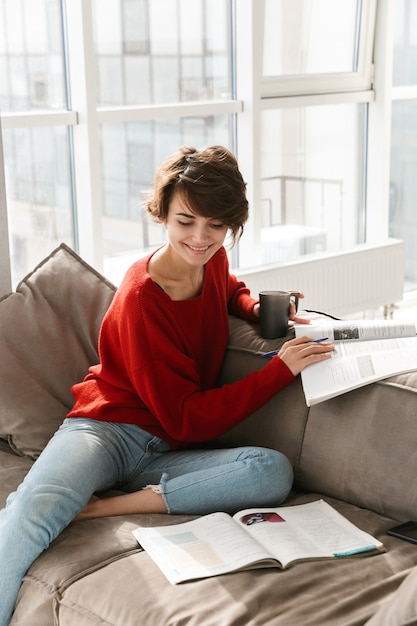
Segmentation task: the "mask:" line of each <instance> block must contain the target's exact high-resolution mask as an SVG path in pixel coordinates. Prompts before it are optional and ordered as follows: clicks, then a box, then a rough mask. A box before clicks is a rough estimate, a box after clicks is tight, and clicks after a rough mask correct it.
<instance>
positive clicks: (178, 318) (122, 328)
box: [68, 249, 294, 448]
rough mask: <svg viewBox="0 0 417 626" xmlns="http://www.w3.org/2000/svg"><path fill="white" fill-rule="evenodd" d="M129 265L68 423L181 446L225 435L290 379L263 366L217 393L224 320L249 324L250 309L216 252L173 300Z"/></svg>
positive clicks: (142, 263) (278, 364)
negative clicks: (190, 290) (195, 288)
mask: <svg viewBox="0 0 417 626" xmlns="http://www.w3.org/2000/svg"><path fill="white" fill-rule="evenodd" d="M150 256H151V255H149V256H148V257H145V258H144V259H141V260H139V261H137V262H136V263H135V264H134V265H133V266H132V267H131V268H130V269H129V270H128V272H127V274H126V276H125V278H124V280H123V282H122V284H121V285H120V287H119V289H118V290H117V292H116V294H115V297H114V299H113V302H112V304H111V305H110V308H109V309H108V311H107V313H106V315H105V317H104V319H103V323H102V326H101V330H100V336H99V355H100V363H99V365H94V366H93V367H91V368H90V371H89V373H88V374H87V376H86V378H85V379H84V381H83V382H81V383H78V384H76V385H74V386H73V388H72V393H73V395H74V397H75V404H74V407H73V409H72V410H71V412H70V413H69V414H68V417H89V418H93V419H98V420H103V421H111V422H119V423H130V424H137V425H138V426H140V427H141V428H143V429H144V430H146V431H148V432H150V433H151V434H154V435H156V436H158V437H159V438H161V439H163V440H164V441H166V442H168V443H169V444H170V445H171V447H172V448H179V447H190V445H191V444H193V443H196V442H202V441H207V440H209V439H211V438H213V437H215V436H217V435H220V434H221V433H223V432H225V431H227V430H228V429H230V428H231V427H232V426H234V425H236V424H237V423H238V422H240V421H242V420H243V419H245V418H246V417H247V416H248V415H250V414H251V413H253V412H254V411H255V410H257V409H258V408H260V407H261V406H262V405H263V404H264V403H265V402H267V401H268V400H270V399H271V398H272V396H274V394H276V393H277V392H278V391H279V390H280V389H282V388H283V387H285V386H286V385H288V384H289V383H291V382H292V381H293V380H294V376H293V374H292V373H291V371H290V370H289V369H288V368H287V366H286V365H285V364H284V363H283V361H281V360H280V359H279V357H278V358H273V359H271V360H270V361H269V362H268V363H267V364H266V365H265V367H263V368H262V369H261V370H259V371H254V372H251V373H250V374H249V375H248V376H246V377H245V378H244V379H242V380H240V381H237V382H235V383H233V384H228V385H224V386H222V387H217V386H216V385H217V379H218V375H219V371H220V367H221V364H222V361H223V358H224V355H225V350H226V346H227V342H228V337H229V325H228V313H229V312H230V313H232V314H235V315H238V316H240V317H244V318H246V319H252V320H253V319H255V318H254V316H253V312H252V310H253V305H254V303H255V302H256V300H254V299H253V298H252V297H251V296H250V293H249V290H248V289H247V287H246V286H245V284H244V283H242V282H239V281H238V280H237V279H236V277H235V276H233V275H232V274H230V273H229V266H228V260H227V256H226V252H225V250H224V249H221V250H219V251H218V252H217V253H216V254H215V255H214V256H213V257H212V259H211V260H210V261H209V262H208V263H207V265H206V268H205V277H204V285H203V290H202V293H201V295H200V296H198V297H196V298H193V299H191V300H183V301H173V300H171V298H170V297H169V296H168V295H167V294H166V293H165V292H164V291H163V290H162V289H161V288H160V287H159V286H158V285H157V284H156V283H155V282H154V281H153V280H152V278H151V277H150V276H149V274H148V270H147V267H148V261H149V258H150Z"/></svg>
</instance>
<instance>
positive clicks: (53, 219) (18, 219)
mask: <svg viewBox="0 0 417 626" xmlns="http://www.w3.org/2000/svg"><path fill="white" fill-rule="evenodd" d="M68 144H69V140H68V130H67V129H66V128H47V127H46V128H45V127H39V128H21V129H16V130H11V129H9V130H8V129H4V130H3V150H4V161H5V174H6V189H7V196H8V198H7V202H8V221H9V238H10V246H11V260H12V282H13V284H14V285H15V284H16V282H17V281H18V280H20V279H21V278H22V277H23V276H25V275H26V274H27V273H28V272H29V271H30V270H32V269H33V267H35V265H37V263H39V261H41V260H42V259H43V258H44V257H45V256H47V255H48V254H49V253H50V252H51V250H53V249H54V248H55V247H56V246H57V245H59V244H60V243H61V242H65V243H68V244H69V245H71V246H72V245H73V241H74V228H73V216H72V196H71V179H70V164H69V157H68V155H69V146H68Z"/></svg>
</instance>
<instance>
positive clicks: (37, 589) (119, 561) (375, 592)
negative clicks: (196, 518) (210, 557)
mask: <svg viewBox="0 0 417 626" xmlns="http://www.w3.org/2000/svg"><path fill="white" fill-rule="evenodd" d="M318 498H319V495H318V494H308V495H302V496H297V497H296V498H295V499H294V500H293V502H294V503H297V504H299V503H302V502H307V501H311V500H317V499H318ZM329 503H330V504H331V505H332V506H334V507H335V508H337V509H338V510H339V511H340V512H341V513H342V514H343V515H345V516H346V517H347V518H348V519H350V520H351V521H352V522H353V523H354V524H356V525H357V526H358V527H360V528H362V529H363V530H365V531H366V532H369V533H371V534H372V535H373V536H375V537H377V538H378V539H380V540H381V541H383V542H384V544H385V545H386V547H387V552H386V553H383V554H379V555H378V556H372V557H365V558H352V559H341V560H339V561H337V560H336V561H326V560H324V561H314V562H306V563H299V564H297V565H295V566H294V567H292V568H289V569H288V570H286V571H279V570H276V569H263V570H251V571H242V572H236V573H231V574H227V575H224V576H215V577H212V578H207V579H202V580H196V581H190V582H187V583H183V584H180V585H171V584H170V583H169V582H168V581H167V579H166V578H165V576H164V575H163V574H162V572H161V571H160V569H159V568H158V566H157V565H156V564H155V563H154V562H153V561H152V559H151V558H150V557H149V555H148V554H147V553H146V552H141V551H140V548H139V545H138V544H137V543H136V542H135V540H134V537H133V535H132V532H131V531H132V530H133V528H134V527H135V526H137V525H138V524H140V525H150V526H154V525H161V524H171V523H179V522H181V521H184V520H185V519H187V518H186V517H185V516H168V515H159V516H158V515H156V514H153V515H132V516H129V517H124V516H121V517H118V518H103V519H99V520H90V521H88V522H76V523H73V524H71V525H70V526H69V527H68V528H67V529H66V530H65V531H64V532H63V533H62V535H61V536H60V537H58V539H57V540H55V542H54V543H53V544H52V546H51V547H50V548H49V550H47V551H46V552H44V553H43V554H42V555H41V556H40V557H39V559H38V560H37V561H36V562H35V563H34V564H33V566H32V567H31V569H30V570H29V572H28V574H27V576H26V577H25V580H24V583H23V587H22V590H21V592H20V594H19V599H18V603H17V607H16V613H15V616H14V619H13V620H12V622H11V626H14V625H16V626H26V625H27V626H33V624H42V626H46V625H48V626H49V625H52V624H53V623H57V624H58V623H59V624H60V625H61V626H74V624H76V625H77V626H98V624H100V625H102V626H104V625H107V626H110V625H111V626H137V625H138V624H144V625H146V626H148V625H149V626H154V625H155V626H156V625H158V626H159V625H164V626H179V625H180V624H181V625H185V624H186V625H187V626H213V624H219V625H221V626H226V625H227V626H244V625H245V626H247V625H249V624H250V625H251V626H265V625H266V624H269V625H274V626H301V625H302V626H307V625H308V626H318V625H320V626H336V625H337V626H339V625H342V624H343V626H358V625H359V624H364V623H365V622H366V620H367V619H370V618H371V616H372V615H373V614H374V613H375V611H377V610H378V608H379V606H380V605H381V603H382V602H383V599H384V598H385V597H386V596H387V595H389V594H393V593H395V591H396V590H397V588H398V587H399V585H400V584H401V582H402V580H403V579H404V578H405V576H406V575H407V574H408V572H409V571H410V568H411V567H413V566H415V565H416V563H417V551H412V550H410V549H409V547H408V546H407V544H406V543H405V542H404V541H400V540H398V539H395V538H394V537H389V536H387V535H385V531H386V529H387V528H388V527H390V526H392V525H393V524H394V523H395V522H394V520H392V519H388V518H385V517H382V516H380V515H378V514H376V513H372V512H370V511H366V510H363V509H359V508H358V507H355V506H352V505H348V504H346V503H342V502H338V501H336V500H333V499H329ZM52 614H54V616H55V621H53V619H51V615H52ZM381 623H384V622H381ZM397 626H398V625H397Z"/></svg>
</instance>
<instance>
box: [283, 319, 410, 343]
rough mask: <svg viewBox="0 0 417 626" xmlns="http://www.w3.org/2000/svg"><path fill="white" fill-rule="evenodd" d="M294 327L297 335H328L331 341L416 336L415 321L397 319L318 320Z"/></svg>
mask: <svg viewBox="0 0 417 626" xmlns="http://www.w3.org/2000/svg"><path fill="white" fill-rule="evenodd" d="M294 328H295V336H296V337H301V336H303V335H307V336H309V337H311V338H312V339H319V338H321V337H328V338H329V340H331V341H368V340H372V339H390V338H392V337H415V336H416V325H415V323H414V322H409V321H397V320H340V321H339V320H338V321H327V320H326V321H322V320H317V321H314V322H313V323H312V324H311V325H309V326H306V325H305V324H300V325H298V324H295V325H294Z"/></svg>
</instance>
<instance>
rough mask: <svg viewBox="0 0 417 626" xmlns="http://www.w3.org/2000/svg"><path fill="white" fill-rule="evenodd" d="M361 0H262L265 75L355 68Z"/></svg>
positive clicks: (323, 72)
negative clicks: (263, 10)
mask: <svg viewBox="0 0 417 626" xmlns="http://www.w3.org/2000/svg"><path fill="white" fill-rule="evenodd" d="M360 9H361V2H360V0H337V2H335V1H334V0H291V2H288V1H287V0H265V37H264V54H263V74H264V76H287V75H299V74H327V73H333V72H354V71H356V70H357V45H358V40H357V30H358V27H359V20H358V12H359V11H360Z"/></svg>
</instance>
